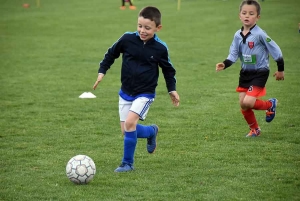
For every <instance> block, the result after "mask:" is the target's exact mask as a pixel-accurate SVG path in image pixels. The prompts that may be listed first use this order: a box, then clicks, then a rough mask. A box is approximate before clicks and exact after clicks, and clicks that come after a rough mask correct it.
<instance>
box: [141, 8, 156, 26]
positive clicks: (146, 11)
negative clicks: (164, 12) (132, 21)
mask: <svg viewBox="0 0 300 201" xmlns="http://www.w3.org/2000/svg"><path fill="white" fill-rule="evenodd" d="M139 17H143V18H145V19H149V20H151V21H154V22H155V24H156V26H159V25H160V24H161V13H160V11H159V10H158V8H156V7H153V6H147V7H145V8H143V9H142V10H141V11H140V13H139Z"/></svg>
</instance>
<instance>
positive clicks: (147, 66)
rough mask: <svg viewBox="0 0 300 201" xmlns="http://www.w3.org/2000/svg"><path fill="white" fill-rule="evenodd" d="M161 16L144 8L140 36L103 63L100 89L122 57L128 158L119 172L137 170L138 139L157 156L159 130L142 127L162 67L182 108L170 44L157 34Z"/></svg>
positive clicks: (128, 37) (127, 38)
mask: <svg viewBox="0 0 300 201" xmlns="http://www.w3.org/2000/svg"><path fill="white" fill-rule="evenodd" d="M161 28H162V25H161V13H160V11H159V10H158V9H157V8H156V7H151V6H148V7H145V8H143V9H142V10H141V11H140V13H139V16H138V27H137V31H136V32H126V33H125V34H123V35H122V36H121V37H120V38H119V39H118V40H117V41H116V42H115V43H114V44H113V45H112V46H111V47H110V48H109V49H108V51H107V52H106V54H105V56H104V59H103V60H102V61H101V62H100V68H99V71H98V78H97V81H96V82H95V84H94V86H93V88H94V89H96V87H97V86H98V84H99V83H100V82H101V81H102V79H103V77H104V75H105V74H106V71H107V70H108V69H109V68H110V67H111V65H112V64H113V63H114V61H115V59H117V58H118V57H119V56H120V54H121V53H122V69H121V83H122V85H121V89H120V91H119V115H120V125H121V130H122V133H123V134H124V135H125V136H124V154H123V159H122V163H121V165H120V166H119V167H118V168H117V169H116V170H115V172H127V171H132V170H133V169H134V167H133V163H134V152H135V147H136V144H137V138H146V139H147V151H148V153H153V152H154V150H155V148H156V136H157V133H158V126H157V125H155V124H153V125H149V126H145V125H141V124H138V121H139V120H142V121H143V120H145V118H146V115H147V113H148V111H149V108H150V105H151V104H152V103H153V101H154V99H155V89H156V86H157V82H158V76H159V67H161V69H162V73H163V75H164V78H165V81H166V86H167V90H168V93H169V95H170V97H171V100H172V103H173V105H174V106H179V95H178V93H177V92H176V79H175V74H176V70H175V69H174V67H173V65H172V63H171V61H170V58H169V53H168V48H167V46H166V44H165V43H164V42H163V41H161V40H160V39H159V38H158V37H157V35H156V34H155V33H156V32H158V31H160V30H161Z"/></svg>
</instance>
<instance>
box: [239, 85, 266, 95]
mask: <svg viewBox="0 0 300 201" xmlns="http://www.w3.org/2000/svg"><path fill="white" fill-rule="evenodd" d="M236 92H246V95H248V96H253V97H262V96H264V95H266V88H265V87H257V86H250V87H249V88H244V87H237V88H236Z"/></svg>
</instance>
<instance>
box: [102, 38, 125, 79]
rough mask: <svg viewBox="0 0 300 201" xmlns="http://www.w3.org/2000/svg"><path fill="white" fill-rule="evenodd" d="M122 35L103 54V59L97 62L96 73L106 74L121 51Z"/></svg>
mask: <svg viewBox="0 0 300 201" xmlns="http://www.w3.org/2000/svg"><path fill="white" fill-rule="evenodd" d="M123 38H124V35H123V36H121V37H120V38H119V39H118V40H117V41H116V42H115V43H114V44H113V45H112V46H111V47H110V48H108V50H107V52H106V53H105V55H104V59H103V60H102V61H101V62H100V64H99V66H100V67H99V70H98V73H103V74H106V71H107V70H108V69H109V68H110V67H111V65H112V64H113V63H114V62H115V60H116V59H117V58H119V56H120V54H121V53H122V43H123Z"/></svg>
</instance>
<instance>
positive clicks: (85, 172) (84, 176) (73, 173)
mask: <svg viewBox="0 0 300 201" xmlns="http://www.w3.org/2000/svg"><path fill="white" fill-rule="evenodd" d="M66 174H67V177H68V178H69V179H70V181H71V182H73V183H75V184H87V183H89V182H90V181H91V180H92V179H93V178H94V176H95V174H96V165H95V163H94V161H93V159H91V158H90V157H88V156H86V155H77V156H74V157H72V158H71V159H70V160H69V162H68V163H67V166H66Z"/></svg>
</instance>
